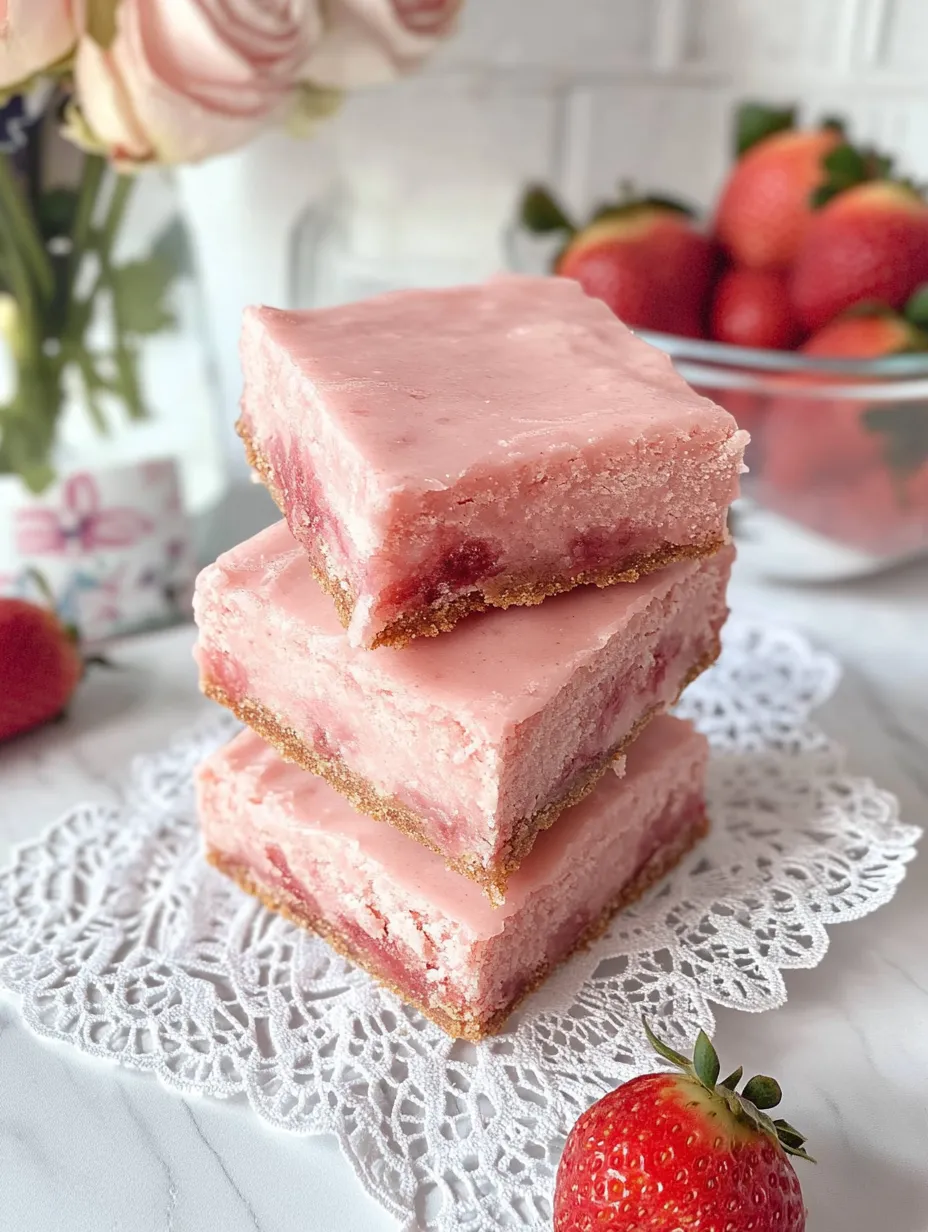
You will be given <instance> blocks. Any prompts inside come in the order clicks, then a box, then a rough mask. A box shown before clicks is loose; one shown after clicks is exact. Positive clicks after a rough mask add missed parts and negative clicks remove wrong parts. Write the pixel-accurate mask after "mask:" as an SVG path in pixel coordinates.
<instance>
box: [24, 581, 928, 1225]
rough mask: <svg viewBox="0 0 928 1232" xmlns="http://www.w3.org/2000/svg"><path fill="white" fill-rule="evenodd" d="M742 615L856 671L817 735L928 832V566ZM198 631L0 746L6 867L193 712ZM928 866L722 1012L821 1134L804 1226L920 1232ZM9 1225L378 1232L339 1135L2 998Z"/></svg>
mask: <svg viewBox="0 0 928 1232" xmlns="http://www.w3.org/2000/svg"><path fill="white" fill-rule="evenodd" d="M732 603H733V606H735V607H737V608H739V609H740V610H742V611H746V612H751V611H754V612H757V611H760V612H763V614H764V615H765V616H766V617H767V618H768V619H769V618H771V616H773V617H774V618H776V619H778V620H780V621H782V622H784V623H792V624H794V625H796V626H798V627H800V628H803V629H805V630H806V631H807V632H808V633H809V634H810V635H811V636H812V637H813V638H815V639H817V640H818V641H820V642H821V643H822V644H824V645H826V646H828V647H829V648H831V649H832V650H833V651H834V652H835V653H836V654H837V655H838V656H839V657H840V658H841V659H842V660H843V662H844V664H845V669H846V674H845V679H844V682H843V684H842V686H841V689H840V690H839V692H838V694H837V696H836V697H835V698H834V699H833V700H832V702H830V703H829V705H828V707H827V708H826V710H825V711H824V712H823V713H822V714H821V715H820V719H821V722H822V725H823V726H824V727H825V728H826V730H828V731H829V732H830V733H831V734H832V735H833V736H834V737H836V738H837V739H839V740H840V741H841V742H842V743H843V744H844V745H845V747H846V748H847V749H848V750H849V753H850V760H851V764H852V766H853V768H854V769H855V770H856V771H857V772H860V773H864V774H868V775H870V776H871V777H872V778H874V779H876V780H877V782H879V783H880V785H881V786H883V787H886V788H888V789H890V790H892V791H894V792H895V793H896V794H897V795H898V796H899V798H900V801H901V805H902V815H903V817H904V818H905V819H906V820H909V821H912V822H915V823H919V824H923V825H924V824H926V823H928V569H925V568H918V569H912V570H907V571H905V572H900V573H898V574H895V575H891V576H888V577H884V578H881V579H878V580H872V581H867V582H858V583H853V584H845V585H842V586H834V587H819V586H805V587H801V588H800V587H793V588H790V587H782V586H780V587H774V586H771V585H761V584H758V583H757V582H753V581H751V579H750V578H749V577H748V576H746V575H743V574H739V575H737V576H736V579H735V582H734V585H733V598H732ZM192 641H193V634H192V630H191V629H189V628H182V629H175V630H172V631H169V632H165V633H160V634H156V635H151V636H146V637H142V638H137V639H131V640H127V641H125V642H123V643H121V644H119V645H118V646H117V647H115V648H114V650H113V653H112V657H113V659H114V660H115V661H116V662H117V663H118V664H119V667H120V670H118V671H114V672H106V673H103V672H99V673H95V674H93V675H91V676H90V677H89V678H88V680H87V681H86V683H85V685H84V686H83V687H82V689H81V691H80V694H79V696H78V698H77V700H76V702H75V704H74V706H73V709H72V711H71V713H70V714H69V716H68V718H67V719H66V720H64V721H63V722H61V723H59V724H56V725H54V726H52V727H49V728H46V729H44V730H42V731H40V732H37V733H35V734H33V735H30V736H27V737H25V738H23V739H21V740H18V741H15V742H13V743H11V744H9V745H7V746H6V747H5V748H3V749H2V750H0V863H5V862H6V857H7V854H8V851H9V848H10V845H11V844H13V843H16V842H19V841H21V840H23V839H26V838H29V837H31V836H33V835H35V834H36V833H37V832H38V831H39V830H40V829H41V828H42V826H43V825H45V824H46V823H47V822H48V821H50V820H52V819H53V818H54V817H55V816H56V815H57V814H58V813H60V812H62V811H63V810H64V809H66V808H67V807H68V806H70V805H71V804H73V803H74V802H75V801H77V800H79V799H93V800H106V799H115V798H117V797H118V794H119V791H120V784H121V782H122V780H123V778H124V776H125V773H126V768H127V764H128V762H129V761H130V759H131V758H132V757H133V756H134V755H135V754H137V753H139V752H144V751H147V750H151V749H155V748H157V747H159V746H160V745H162V744H163V743H165V741H167V740H168V739H170V737H171V736H172V734H173V733H174V732H175V731H177V730H178V729H180V728H182V727H185V726H187V725H188V724H189V723H190V722H192V721H193V720H195V719H196V718H197V717H198V715H199V714H201V713H202V712H203V711H204V710H205V708H206V707H207V706H208V703H207V702H205V701H204V700H203V699H202V698H200V697H199V695H198V693H197V689H196V680H195V675H194V670H193V665H192V663H191V659H190V647H191V644H192ZM926 936H928V857H925V856H924V855H923V856H922V857H921V858H920V859H918V860H916V861H915V863H914V864H913V865H911V866H910V869H909V873H908V877H907V879H906V881H905V883H904V884H903V886H902V888H901V889H900V891H899V893H898V895H897V896H896V898H895V899H894V900H893V902H892V903H891V904H890V905H889V906H888V907H886V908H884V909H883V910H881V911H879V912H877V913H876V914H875V915H873V916H869V917H867V918H866V919H864V920H861V921H859V922H858V923H855V924H848V925H842V926H841V927H840V928H837V929H835V931H834V933H833V939H832V946H831V949H830V951H829V953H828V955H827V957H826V959H825V961H824V962H823V963H822V965H821V966H820V967H819V968H817V969H816V970H814V971H801V972H793V973H791V974H790V975H789V976H788V988H789V998H790V999H789V1003H788V1004H787V1005H786V1006H784V1007H783V1008H782V1009H780V1010H777V1011H775V1012H772V1013H769V1014H764V1015H761V1016H750V1015H745V1014H738V1013H735V1012H726V1011H720V1012H719V1014H718V1033H717V1043H718V1045H719V1048H720V1051H721V1052H722V1056H723V1064H724V1063H726V1062H727V1063H728V1064H729V1065H730V1066H734V1065H735V1064H737V1063H743V1064H744V1066H745V1068H746V1069H748V1070H760V1071H763V1072H768V1073H773V1074H775V1075H776V1076H777V1077H778V1078H779V1079H780V1081H781V1083H782V1085H783V1087H784V1090H785V1092H786V1100H785V1104H784V1107H785V1108H786V1111H787V1115H788V1116H789V1119H790V1120H791V1121H792V1122H793V1123H794V1124H797V1125H800V1126H802V1128H803V1130H804V1131H805V1132H806V1133H807V1134H808V1135H809V1138H810V1142H811V1146H812V1147H813V1149H814V1153H815V1155H816V1156H817V1157H818V1159H819V1160H820V1161H821V1162H820V1164H819V1165H818V1166H817V1167H811V1166H808V1167H804V1168H803V1172H802V1182H803V1188H804V1191H805V1193H806V1197H807V1201H808V1205H809V1208H810V1220H809V1228H810V1232H873V1229H875V1228H879V1229H880V1232H928V944H926V940H925V938H926ZM0 1211H2V1216H0V1224H2V1226H3V1227H9V1228H11V1229H12V1228H15V1229H17V1230H18V1232H104V1230H112V1232H207V1230H209V1229H214V1228H215V1229H222V1232H245V1230H247V1229H260V1230H261V1232H330V1230H331V1232H361V1230H362V1229H363V1230H364V1232H387V1230H388V1229H394V1228H395V1227H396V1225H395V1224H394V1223H393V1221H392V1220H391V1219H390V1218H389V1217H388V1216H386V1215H385V1214H384V1213H383V1212H382V1211H381V1210H380V1209H379V1208H378V1207H377V1206H376V1205H375V1204H374V1203H373V1202H372V1201H371V1200H370V1199H369V1198H368V1197H367V1196H366V1195H365V1194H364V1193H363V1191H362V1190H361V1188H360V1186H359V1185H358V1183H357V1182H356V1180H355V1179H354V1177H353V1175H352V1173H351V1172H350V1170H349V1168H348V1166H347V1164H345V1163H344V1161H343V1160H342V1159H341V1157H340V1155H339V1152H338V1148H337V1146H336V1145H335V1142H334V1140H332V1139H327V1138H314V1139H305V1138H298V1137H294V1136H292V1135H287V1134H284V1133H280V1132H275V1131H273V1130H271V1129H269V1128H267V1127H266V1126H264V1125H263V1124H262V1123H261V1122H260V1121H259V1120H258V1119H257V1117H255V1116H253V1115H251V1114H250V1113H249V1112H248V1110H247V1108H245V1107H244V1106H241V1105H232V1106H228V1105H223V1104H220V1103H218V1102H215V1101H211V1100H209V1099H182V1098H180V1097H178V1096H176V1095H174V1094H170V1093H169V1092H167V1091H166V1090H164V1089H162V1088H161V1087H160V1086H159V1085H158V1084H157V1082H155V1081H154V1080H152V1079H149V1078H146V1077H143V1076H140V1075H137V1074H132V1073H127V1072H123V1071H120V1070H118V1069H117V1068H116V1067H113V1066H110V1065H107V1064H105V1063H103V1062H95V1061H92V1060H89V1059H85V1058H83V1057H80V1056H78V1055H77V1054H76V1053H75V1052H74V1051H73V1050H71V1049H67V1048H64V1047H62V1046H57V1045H51V1044H47V1043H44V1042H40V1041H39V1040H37V1039H36V1038H34V1037H33V1036H31V1035H30V1034H29V1033H28V1032H27V1031H26V1030H25V1028H24V1027H23V1026H22V1023H21V1021H20V1020H19V1017H18V1011H17V1008H16V1005H15V1003H14V1002H13V1001H12V1000H8V999H3V998H0Z"/></svg>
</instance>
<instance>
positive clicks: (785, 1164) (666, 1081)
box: [554, 1024, 809, 1232]
mask: <svg viewBox="0 0 928 1232" xmlns="http://www.w3.org/2000/svg"><path fill="white" fill-rule="evenodd" d="M645 1030H646V1031H647V1033H648V1038H649V1039H650V1041H651V1043H652V1045H653V1047H654V1048H655V1050H656V1051H657V1052H658V1053H659V1055H660V1056H662V1057H663V1058H664V1059H665V1060H667V1061H670V1062H671V1064H673V1065H675V1066H676V1067H677V1068H678V1069H679V1070H681V1071H682V1072H681V1073H677V1074H673V1073H660V1074H645V1075H644V1076H643V1077H640V1078H633V1079H632V1080H631V1081H630V1082H626V1083H625V1085H624V1086H621V1087H619V1089H618V1090H617V1091H613V1092H612V1093H611V1094H609V1095H606V1096H605V1097H604V1098H603V1099H601V1100H600V1101H599V1102H598V1103H596V1104H594V1105H593V1107H592V1108H590V1109H588V1110H587V1111H586V1112H585V1113H584V1114H583V1115H582V1116H581V1117H580V1119H579V1121H577V1123H576V1125H575V1126H574V1127H573V1129H572V1130H571V1132H570V1136H569V1137H568V1139H567V1145H566V1146H565V1148H564V1155H563V1158H562V1159H561V1164H560V1167H559V1168H558V1173H557V1183H556V1187H555V1193H554V1232H608V1230H609V1229H614V1230H615V1232H619V1229H628V1232H632V1229H634V1232H670V1230H671V1229H676V1228H679V1229H683V1228H686V1229H687V1232H710V1230H711V1232H721V1229H726V1228H727V1229H732V1230H733V1232H734V1230H736V1229H737V1230H738V1232H740V1230H741V1229H748V1228H751V1229H753V1232H803V1229H804V1228H805V1224H806V1217H805V1208H804V1205H803V1201H802V1194H801V1192H800V1189H799V1180H798V1178H797V1176H796V1173H795V1172H794V1171H793V1167H792V1164H791V1163H790V1161H789V1158H788V1156H789V1155H798V1156H800V1157H801V1158H803V1159H809V1156H808V1155H806V1153H805V1151H804V1150H803V1143H804V1142H805V1139H804V1138H803V1136H802V1134H800V1133H798V1132H797V1131H796V1130H795V1129H793V1127H792V1126H791V1125H790V1124H789V1123H788V1122H786V1121H782V1120H778V1121H772V1120H771V1119H770V1117H768V1116H767V1113H766V1111H765V1110H766V1109H767V1108H773V1107H775V1106H776V1104H778V1103H779V1102H780V1088H779V1086H778V1085H777V1083H776V1082H774V1080H773V1079H772V1078H764V1077H757V1078H752V1079H751V1080H750V1082H748V1083H747V1084H746V1086H745V1087H744V1089H743V1091H742V1092H741V1094H740V1095H739V1094H737V1093H736V1089H737V1086H738V1083H739V1082H740V1081H741V1074H742V1071H741V1069H740V1068H739V1069H737V1070H735V1072H734V1073H733V1074H731V1075H730V1076H729V1077H728V1078H726V1079H725V1081H724V1082H721V1083H720V1082H719V1081H718V1078H719V1059H718V1056H717V1055H716V1052H715V1049H714V1048H713V1047H712V1044H711V1042H710V1041H709V1039H708V1037H707V1036H706V1035H705V1033H704V1032H702V1031H700V1033H699V1036H698V1038H697V1040H696V1047H695V1050H694V1053H693V1060H692V1061H688V1060H687V1058H686V1057H684V1056H681V1055H680V1053H678V1052H674V1051H673V1049H671V1048H668V1047H667V1045H666V1044H663V1043H661V1042H660V1040H658V1039H656V1038H655V1037H654V1036H653V1035H652V1033H651V1031H650V1029H649V1028H648V1027H647V1024H645Z"/></svg>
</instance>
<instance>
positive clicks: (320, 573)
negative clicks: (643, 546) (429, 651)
mask: <svg viewBox="0 0 928 1232" xmlns="http://www.w3.org/2000/svg"><path fill="white" fill-rule="evenodd" d="M235 430H236V432H237V433H238V435H239V436H240V437H241V439H242V443H243V444H244V447H245V457H246V459H247V461H248V465H249V466H250V467H251V468H252V470H254V471H255V473H256V474H257V475H258V477H259V478H260V480H261V482H262V484H263V485H264V487H265V488H267V490H268V492H269V493H270V495H271V496H272V498H273V500H274V503H275V504H276V505H277V507H278V509H280V511H281V513H284V510H285V504H286V502H285V501H284V499H283V497H282V495H281V493H280V491H279V489H278V487H277V485H276V483H275V482H274V470H273V467H272V466H271V464H270V462H269V461H268V459H267V458H266V457H265V455H264V454H263V453H261V451H260V450H259V449H258V447H257V446H256V444H255V441H254V437H253V436H252V435H251V433H250V431H249V429H248V427H247V425H246V424H245V422H244V420H243V419H242V418H241V417H240V418H239V419H238V421H237V423H236V425H235ZM729 542H730V539H729V538H728V536H727V535H722V536H721V537H719V538H713V539H707V540H705V541H704V542H702V543H700V544H686V545H678V544H667V545H666V546H665V547H664V548H662V549H660V551H657V552H648V553H643V554H642V555H640V556H633V557H631V558H629V560H627V561H623V562H622V565H621V566H620V567H618V568H617V567H615V566H614V565H612V566H606V567H604V568H602V569H591V570H589V569H588V570H584V571H583V572H581V573H575V574H570V575H569V576H567V577H565V576H564V575H562V574H559V575H558V576H556V577H548V578H531V579H528V580H522V581H516V580H513V581H512V583H511V584H510V585H508V586H507V587H506V588H505V589H503V590H500V591H496V590H494V591H493V592H491V593H487V592H486V591H483V590H476V591H471V592H469V593H468V594H466V595H457V596H455V597H454V598H452V599H450V600H448V601H447V602H446V603H442V604H441V605H440V606H437V607H436V606H435V605H431V606H429V607H427V608H420V609H418V610H416V611H414V612H408V613H406V614H404V615H402V616H398V617H396V619H395V620H392V621H390V623H389V624H388V625H386V626H385V627H384V628H383V629H381V630H380V632H379V633H377V634H376V636H375V637H374V640H373V641H372V642H371V645H370V647H369V649H371V650H376V649H378V648H379V647H380V646H392V647H394V648H400V647H403V646H406V645H407V644H408V643H409V642H411V641H413V640H414V639H415V638H417V637H438V636H439V635H440V634H442V633H450V632H451V630H452V629H453V628H454V626H455V625H456V624H457V623H458V621H459V620H462V619H463V618H464V617H465V616H470V615H473V614H474V613H476V612H485V611H486V610H487V609H488V608H491V607H492V608H503V609H505V608H509V607H533V606H536V605H537V604H539V603H542V602H544V600H545V599H550V598H553V597H554V596H555V595H561V594H566V593H567V592H568V591H570V590H575V589H576V588H577V587H578V586H598V587H599V588H600V589H605V588H606V587H607V586H615V585H618V584H620V583H626V584H627V583H631V582H637V581H638V579H639V578H641V577H644V576H645V575H646V574H649V573H654V572H656V571H657V570H658V569H666V568H667V567H668V566H669V565H675V564H679V563H680V562H681V561H684V560H704V559H706V558H707V557H710V556H714V555H715V554H716V552H719V551H721V550H722V548H724V547H726V546H727V545H728V543H729ZM300 546H301V547H302V548H303V550H304V551H305V552H306V556H307V559H308V561H309V565H310V568H311V569H312V573H313V577H314V578H315V579H316V581H317V582H318V583H319V585H320V586H321V587H322V589H323V590H324V591H325V593H326V594H327V595H328V596H329V597H330V598H331V599H332V601H333V603H334V604H335V610H336V613H337V614H338V618H339V620H340V621H341V623H342V625H343V626H344V627H345V628H346V629H347V628H348V625H349V624H350V622H351V617H352V614H353V612H354V608H355V604H356V602H357V597H356V596H355V595H354V594H353V593H352V591H351V588H350V587H349V586H348V584H347V583H345V582H342V581H340V580H339V579H338V578H336V577H333V575H332V574H331V573H329V571H328V569H327V568H326V566H325V562H324V560H323V556H322V552H321V551H319V550H318V548H317V550H315V551H313V550H312V549H311V548H310V547H308V545H307V544H305V543H301V545H300Z"/></svg>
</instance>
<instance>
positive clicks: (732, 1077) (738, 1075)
mask: <svg viewBox="0 0 928 1232" xmlns="http://www.w3.org/2000/svg"><path fill="white" fill-rule="evenodd" d="M743 1076H744V1066H743V1065H739V1066H738V1068H737V1069H736V1070H735V1071H734V1073H731V1074H729V1075H728V1077H727V1078H723V1079H722V1081H721V1082H720V1083H719V1086H720V1087H726V1088H727V1089H728V1090H729V1091H734V1090H737V1087H738V1083H739V1082H740V1081H741V1079H742V1077H743Z"/></svg>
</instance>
